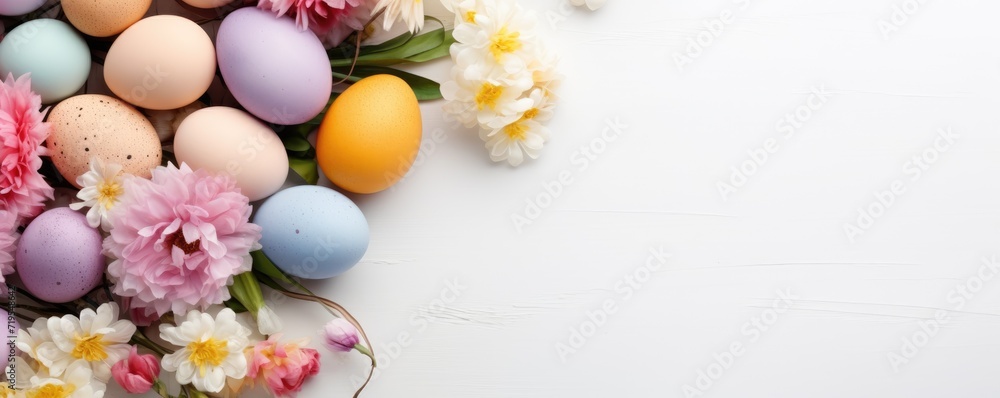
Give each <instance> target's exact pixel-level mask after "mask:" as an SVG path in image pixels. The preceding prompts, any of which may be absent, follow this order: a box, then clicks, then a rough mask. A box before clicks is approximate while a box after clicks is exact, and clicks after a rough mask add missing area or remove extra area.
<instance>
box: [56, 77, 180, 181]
mask: <svg viewBox="0 0 1000 398" xmlns="http://www.w3.org/2000/svg"><path fill="white" fill-rule="evenodd" d="M48 121H49V123H50V124H51V126H52V133H51V135H50V136H49V139H48V140H47V141H46V143H47V146H48V149H49V155H50V156H51V158H52V162H53V163H55V165H56V169H58V170H59V173H60V174H62V175H63V177H65V178H66V180H68V181H69V182H70V183H72V184H73V185H74V186H76V187H77V188H79V187H80V186H79V185H78V184H77V183H76V179H77V177H79V176H80V175H81V174H83V173H86V172H87V171H88V170H90V159H91V158H92V157H95V156H96V157H100V158H101V160H103V161H104V162H106V163H118V164H120V165H122V171H124V172H126V173H129V174H132V175H136V176H140V177H143V178H149V177H150V175H151V173H150V172H151V171H152V169H153V168H155V167H156V166H159V165H160V159H161V158H162V156H163V148H162V147H161V146H160V140H159V139H158V138H157V136H156V130H154V129H153V125H152V124H150V123H149V121H148V120H146V118H145V117H143V116H142V114H141V113H139V111H137V110H136V109H135V108H133V107H131V106H129V105H128V104H126V103H124V102H121V101H119V100H117V99H115V98H112V97H108V96H104V95H96V94H86V95H78V96H75V97H71V98H69V99H66V100H65V101H62V102H60V103H59V105H56V106H55V108H52V112H50V113H49V119H48Z"/></svg>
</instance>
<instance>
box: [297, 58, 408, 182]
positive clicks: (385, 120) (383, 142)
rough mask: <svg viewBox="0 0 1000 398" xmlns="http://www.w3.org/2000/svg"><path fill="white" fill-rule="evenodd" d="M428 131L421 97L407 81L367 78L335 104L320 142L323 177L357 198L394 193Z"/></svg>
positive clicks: (326, 117)
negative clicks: (420, 103)
mask: <svg viewBox="0 0 1000 398" xmlns="http://www.w3.org/2000/svg"><path fill="white" fill-rule="evenodd" d="M422 131H423V127H422V124H421V118H420V105H419V104H418V103H417V96H416V95H415V94H414V93H413V90H412V89H410V86H409V85H407V84H406V82H404V81H403V80H402V79H400V78H398V77H395V76H390V75H376V76H372V77H368V78H364V79H361V80H360V81H358V82H357V83H355V84H353V85H351V87H349V88H348V89H347V90H344V92H343V93H342V94H340V96H338V97H337V99H336V100H335V101H334V102H333V105H332V106H331V107H330V110H329V111H328V112H327V114H326V116H325V118H324V119H323V122H322V124H320V128H319V135H318V136H317V142H316V154H317V159H318V161H319V165H320V168H322V169H323V173H324V174H325V175H326V177H327V178H329V179H330V181H332V182H333V183H334V184H337V186H339V187H341V188H344V189H346V190H348V191H351V192H355V193H366V194H367V193H375V192H379V191H382V190H385V189H386V188H389V187H390V186H392V185H393V184H395V183H396V182H398V181H399V180H400V179H402V178H403V176H405V175H406V173H407V172H408V171H409V170H410V166H411V165H413V161H414V160H415V159H416V157H417V153H418V152H419V150H420V140H421V136H422Z"/></svg>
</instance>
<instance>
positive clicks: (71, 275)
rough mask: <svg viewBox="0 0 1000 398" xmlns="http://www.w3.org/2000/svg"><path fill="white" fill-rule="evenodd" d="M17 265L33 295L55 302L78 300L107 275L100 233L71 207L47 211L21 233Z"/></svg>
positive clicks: (19, 274)
mask: <svg viewBox="0 0 1000 398" xmlns="http://www.w3.org/2000/svg"><path fill="white" fill-rule="evenodd" d="M15 264H16V267H17V274H18V276H20V277H21V282H23V283H24V287H25V288H26V289H28V292H30V293H31V294H33V295H35V296H37V297H38V298H40V299H42V300H45V301H48V302H52V303H65V302H69V301H73V300H76V299H78V298H80V297H83V295H84V294H87V292H89V291H91V290H92V289H94V288H95V287H97V286H98V285H100V283H101V278H102V276H103V275H104V255H103V254H101V233H100V232H98V231H97V230H96V229H94V228H91V227H90V225H88V224H87V217H85V216H84V215H83V214H80V213H77V212H75V211H73V210H70V209H69V208H68V207H60V208H57V209H52V210H49V211H46V212H44V213H42V214H41V215H40V216H38V218H35V220H34V221H32V222H31V224H28V228H26V229H25V230H24V233H23V234H21V241H20V242H18V244H17V255H16V258H15Z"/></svg>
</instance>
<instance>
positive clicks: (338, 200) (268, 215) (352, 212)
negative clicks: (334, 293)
mask: <svg viewBox="0 0 1000 398" xmlns="http://www.w3.org/2000/svg"><path fill="white" fill-rule="evenodd" d="M253 222H254V223H255V224H257V225H260V226H261V228H262V229H263V232H262V234H263V236H262V237H261V240H260V244H261V246H263V251H264V254H266V255H267V257H268V258H269V259H271V261H273V262H274V264H275V265H277V266H278V267H279V268H281V269H282V270H283V271H285V272H287V273H289V274H291V275H295V276H298V277H300V278H306V279H325V278H332V277H334V276H337V275H340V274H342V273H344V272H346V271H347V270H348V269H350V268H351V267H353V266H354V265H355V264H357V263H358V261H360V260H361V258H362V257H363V256H364V255H365V251H367V250H368V222H367V221H366V220H365V216H364V215H363V214H361V210H360V209H358V206H356V205H355V204H354V202H351V200H350V199H348V198H347V197H346V196H344V195H341V194H340V193H339V192H337V191H334V190H332V189H330V188H326V187H321V186H316V185H301V186H297V187H292V188H288V189H285V190H282V191H280V192H278V193H276V194H274V196H272V197H270V198H269V199H268V200H267V201H265V202H264V204H262V205H261V206H260V209H258V210H257V214H256V215H255V216H254V219H253Z"/></svg>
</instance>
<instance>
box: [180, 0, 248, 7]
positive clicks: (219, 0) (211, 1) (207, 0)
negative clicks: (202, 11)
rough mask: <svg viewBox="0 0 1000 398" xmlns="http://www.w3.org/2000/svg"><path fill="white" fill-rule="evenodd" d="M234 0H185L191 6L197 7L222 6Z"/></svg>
mask: <svg viewBox="0 0 1000 398" xmlns="http://www.w3.org/2000/svg"><path fill="white" fill-rule="evenodd" d="M234 1H236V0H184V2H185V3H187V4H188V5H189V6H191V7H196V8H215V7H222V6H224V5H226V4H229V3H232V2H234Z"/></svg>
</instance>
